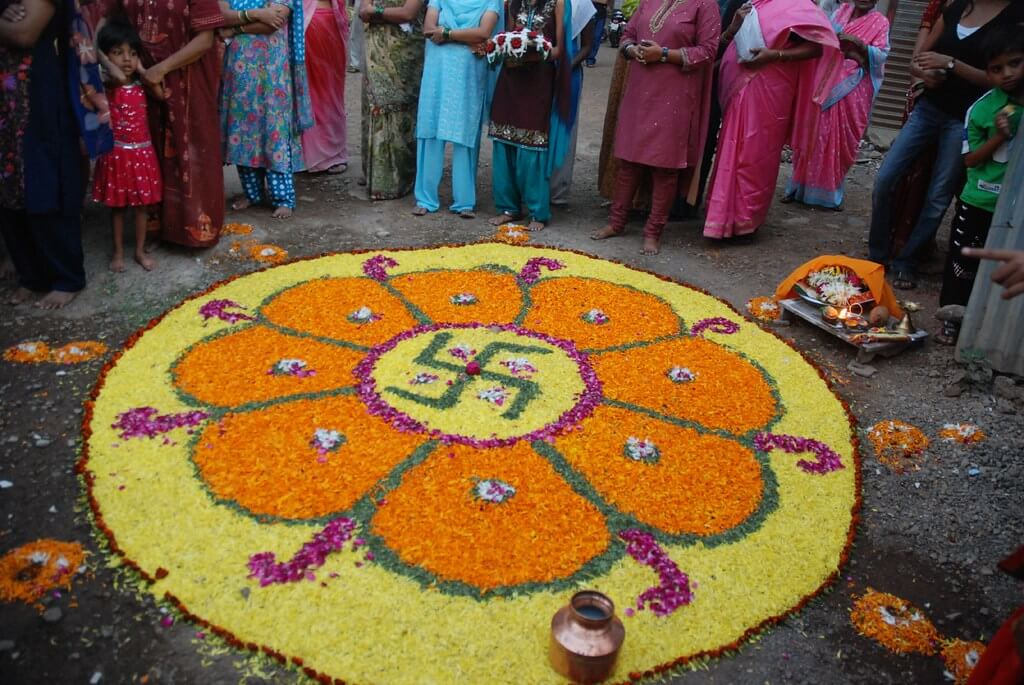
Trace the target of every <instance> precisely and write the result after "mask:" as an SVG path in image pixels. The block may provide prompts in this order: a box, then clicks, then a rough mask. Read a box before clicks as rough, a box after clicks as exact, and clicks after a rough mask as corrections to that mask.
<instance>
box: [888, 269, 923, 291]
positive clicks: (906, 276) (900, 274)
mask: <svg viewBox="0 0 1024 685" xmlns="http://www.w3.org/2000/svg"><path fill="white" fill-rule="evenodd" d="M892 287H894V288H896V289H897V290H913V289H914V288H916V287H917V281H916V280H915V279H914V276H913V274H911V273H910V272H909V271H897V272H896V274H895V275H894V276H893V277H892Z"/></svg>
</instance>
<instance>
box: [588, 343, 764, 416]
mask: <svg viewBox="0 0 1024 685" xmlns="http://www.w3.org/2000/svg"><path fill="white" fill-rule="evenodd" d="M590 361H591V364H592V365H593V367H594V370H595V371H597V375H598V377H599V378H600V379H601V382H602V383H603V384H604V393H605V395H606V396H607V397H609V398H611V399H615V400H619V401H621V402H629V403H631V404H636V405H639V406H641V407H645V408H647V409H652V410H654V411H656V412H661V413H664V414H667V415H670V416H674V417H677V418H680V419H685V420H688V421H694V422H696V423H700V424H701V425H703V426H705V427H707V428H715V429H720V430H726V431H729V432H731V433H737V434H742V433H746V432H747V431H750V430H754V429H761V428H764V427H765V426H767V425H768V423H769V422H770V421H771V420H772V418H774V416H775V413H776V411H777V402H776V400H775V397H774V396H773V395H772V390H771V386H770V385H769V384H768V381H767V380H766V379H765V377H764V375H763V374H762V373H761V371H760V370H758V368H757V367H755V366H754V365H753V364H751V363H750V362H749V361H747V360H746V359H744V358H743V357H741V356H740V355H738V354H736V353H735V352H731V351H729V350H727V349H726V348H724V347H722V346H720V345H717V344H715V343H714V342H711V341H710V340H705V339H703V338H680V339H677V340H670V341H668V342H663V343H656V344H654V345H649V346H647V347H638V348H635V349H631V350H624V351H621V352H605V353H602V354H594V355H591V357H590ZM672 369H680V370H683V371H688V372H690V373H691V374H692V375H693V376H694V377H693V380H690V381H685V382H675V381H673V380H672V379H671V378H670V377H669V372H670V371H671V370H672Z"/></svg>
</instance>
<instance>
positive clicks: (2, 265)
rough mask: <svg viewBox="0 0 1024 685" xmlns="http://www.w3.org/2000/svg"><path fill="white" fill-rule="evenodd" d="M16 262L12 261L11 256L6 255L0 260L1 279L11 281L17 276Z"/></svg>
mask: <svg viewBox="0 0 1024 685" xmlns="http://www.w3.org/2000/svg"><path fill="white" fill-rule="evenodd" d="M15 273H16V272H15V270H14V262H12V261H11V259H10V257H4V259H3V261H2V262H0V281H10V280H12V279H13V278H14V276H15Z"/></svg>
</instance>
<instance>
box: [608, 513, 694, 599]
mask: <svg viewBox="0 0 1024 685" xmlns="http://www.w3.org/2000/svg"><path fill="white" fill-rule="evenodd" d="M619 537H620V538H622V539H623V540H625V541H626V551H627V552H628V553H629V556H631V557H633V558H634V559H636V560H637V561H638V562H640V563H641V564H643V565H644V566H650V567H651V568H652V569H654V571H655V572H657V574H658V579H659V581H661V582H660V583H659V584H658V585H656V586H654V587H650V588H647V589H646V590H644V591H643V592H642V593H641V594H640V596H639V597H638V598H637V600H636V609H637V611H643V610H644V608H645V607H646V608H648V609H650V610H651V611H652V612H654V615H655V616H668V615H669V614H671V613H672V612H674V611H675V610H676V609H678V608H679V607H681V606H686V605H687V604H689V603H690V602H692V601H693V591H692V590H691V589H690V578H689V577H688V576H687V575H686V574H685V573H683V572H682V571H680V570H679V567H678V566H677V565H676V562H674V561H672V559H671V558H670V557H669V556H668V554H666V553H665V550H663V549H662V548H661V545H659V544H658V543H657V542H656V541H655V539H654V536H653V535H651V534H650V533H645V532H644V531H642V530H636V529H630V530H624V531H621V532H620V533H619ZM626 615H627V616H632V615H633V609H632V608H628V609H626Z"/></svg>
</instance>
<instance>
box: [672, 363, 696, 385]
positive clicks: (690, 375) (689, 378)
mask: <svg viewBox="0 0 1024 685" xmlns="http://www.w3.org/2000/svg"><path fill="white" fill-rule="evenodd" d="M665 375H666V376H668V378H669V380H670V381H672V382H673V383H690V382H693V381H695V380H697V374H696V373H694V372H693V371H690V369H688V368H686V367H685V366H673V367H672V368H671V369H669V370H668V371H667V372H666V373H665Z"/></svg>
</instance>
